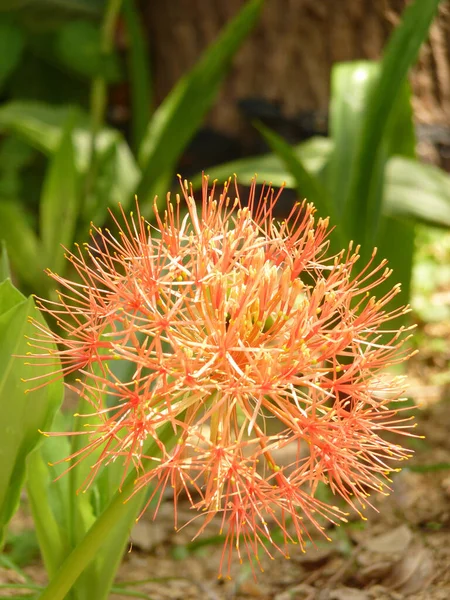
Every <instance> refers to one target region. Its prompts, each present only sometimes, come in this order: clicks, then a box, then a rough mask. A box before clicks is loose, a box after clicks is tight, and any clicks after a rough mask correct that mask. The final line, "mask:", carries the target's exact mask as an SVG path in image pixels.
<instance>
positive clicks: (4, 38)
mask: <svg viewBox="0 0 450 600" xmlns="http://www.w3.org/2000/svg"><path fill="white" fill-rule="evenodd" d="M24 47H25V36H24V33H23V31H22V30H21V29H20V28H19V27H17V25H15V24H14V23H12V22H10V20H9V19H5V18H4V17H1V18H0V88H1V87H2V85H3V83H4V82H5V80H6V79H7V78H8V76H9V75H10V74H11V73H12V71H14V69H15V68H16V66H17V65H18V64H19V62H20V59H21V57H22V53H23V49H24Z"/></svg>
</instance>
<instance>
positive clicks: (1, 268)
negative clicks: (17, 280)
mask: <svg viewBox="0 0 450 600" xmlns="http://www.w3.org/2000/svg"><path fill="white" fill-rule="evenodd" d="M5 279H11V269H10V268H9V258H8V250H7V248H6V244H5V240H1V243H0V282H2V281H4V280H5ZM0 314H1V312H0Z"/></svg>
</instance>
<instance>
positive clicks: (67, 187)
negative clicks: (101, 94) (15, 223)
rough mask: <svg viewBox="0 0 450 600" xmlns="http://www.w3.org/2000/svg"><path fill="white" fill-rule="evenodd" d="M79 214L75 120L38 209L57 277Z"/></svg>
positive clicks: (49, 174)
mask: <svg viewBox="0 0 450 600" xmlns="http://www.w3.org/2000/svg"><path fill="white" fill-rule="evenodd" d="M78 210H79V190H78V173H77V170H76V167H75V160H74V150H73V143H72V120H71V119H69V120H68V122H67V124H66V127H65V130H64V133H63V135H62V138H61V141H60V144H59V147H58V149H57V150H56V152H55V154H54V155H53V157H52V159H51V161H50V166H49V169H48V171H47V176H46V178H45V181H44V187H43V190H42V195H41V202H40V205H39V211H40V234H41V239H42V246H43V249H44V251H45V263H46V264H47V265H48V267H50V268H51V269H52V270H53V271H56V272H58V273H61V272H62V269H63V267H64V266H65V262H66V261H65V259H64V249H63V248H62V246H64V247H65V248H70V247H71V245H72V242H73V237H74V233H75V228H76V221H77V217H78Z"/></svg>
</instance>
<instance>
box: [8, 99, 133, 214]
mask: <svg viewBox="0 0 450 600" xmlns="http://www.w3.org/2000/svg"><path fill="white" fill-rule="evenodd" d="M70 118H73V119H74V126H73V131H72V141H73V146H74V158H75V164H76V167H77V169H78V170H79V171H80V173H82V174H84V173H86V171H87V170H88V167H89V164H90V160H91V154H92V152H91V150H92V148H91V144H92V134H91V131H90V123H89V118H88V115H87V114H86V113H85V112H83V111H82V110H81V109H79V108H77V107H59V106H50V105H48V104H43V103H40V102H32V101H30V102H27V101H14V102H10V103H8V104H5V105H4V106H2V107H0V131H14V132H15V133H16V134H17V135H19V136H20V137H22V138H23V139H25V140H26V141H27V142H28V143H29V144H30V145H32V146H33V147H35V148H37V149H38V150H40V151H41V152H43V153H44V154H47V155H51V154H53V153H54V152H56V150H57V148H58V147H59V145H60V144H61V139H62V136H63V130H64V126H65V124H66V123H67V121H68V119H70ZM112 149H114V150H112ZM96 153H97V159H98V161H99V170H100V172H101V170H102V169H103V168H105V169H106V168H107V167H106V165H105V162H106V157H108V156H110V157H111V160H112V163H111V168H110V177H111V179H110V181H111V190H112V192H113V193H112V194H111V196H110V197H109V199H108V200H109V205H110V206H111V205H115V204H117V202H122V203H123V204H124V205H125V206H126V205H127V203H129V201H130V200H131V198H132V196H133V193H134V191H135V188H136V185H137V182H138V180H139V177H140V173H139V169H138V167H137V165H136V162H135V160H134V158H133V155H132V153H131V150H130V148H129V146H128V144H127V143H126V142H125V141H124V139H123V136H122V135H121V134H120V133H119V132H118V131H116V130H113V129H109V128H104V129H102V130H101V131H100V132H99V133H98V134H97V136H96ZM91 219H92V215H87V220H88V221H90V220H91Z"/></svg>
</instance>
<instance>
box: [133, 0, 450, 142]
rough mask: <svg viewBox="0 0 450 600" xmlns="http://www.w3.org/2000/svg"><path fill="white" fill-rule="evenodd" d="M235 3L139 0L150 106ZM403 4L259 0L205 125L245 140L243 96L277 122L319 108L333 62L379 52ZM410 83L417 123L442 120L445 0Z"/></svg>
mask: <svg viewBox="0 0 450 600" xmlns="http://www.w3.org/2000/svg"><path fill="white" fill-rule="evenodd" d="M424 1H425V0H424ZM243 4H244V0H152V1H151V2H143V5H142V8H143V12H144V19H145V23H146V27H147V29H148V36H149V41H150V50H151V57H152V63H153V70H154V82H155V94H156V102H157V103H159V102H160V101H161V100H162V99H163V98H164V97H165V96H166V94H167V93H168V92H169V91H170V89H171V88H172V87H173V85H174V84H175V82H176V81H177V80H178V79H179V78H180V77H181V76H182V75H183V74H184V73H185V72H186V71H188V70H189V68H190V67H192V66H193V65H194V64H195V62H196V61H197V60H198V58H199V57H200V55H201V53H202V52H203V51H204V50H205V48H206V47H207V46H208V45H209V44H210V43H211V42H213V41H214V40H215V39H216V38H217V34H218V32H219V31H220V29H221V28H222V27H223V26H224V24H225V23H226V22H227V21H228V20H229V19H230V18H231V17H233V16H234V15H235V14H236V13H237V11H238V10H239V8H240V7H241V6H242V5H243ZM405 4H406V2H405V0H339V1H338V2H337V1H336V0H267V2H266V5H265V7H264V10H263V13H262V16H261V19H260V22H259V24H258V25H257V27H256V28H255V30H254V31H253V33H252V35H251V36H250V37H249V39H248V40H247V41H246V42H245V44H244V45H243V47H242V48H241V50H240V51H239V53H238V54H237V55H236V57H235V59H234V61H233V65H232V68H231V70H230V73H229V75H228V77H227V79H226V82H225V83H224V85H223V87H222V90H221V93H220V95H219V97H218V99H217V102H216V104H215V106H214V108H213V109H212V110H211V111H210V113H209V115H208V117H207V120H206V123H207V125H208V126H210V127H212V128H213V129H214V130H216V131H218V132H221V133H223V134H227V135H228V136H232V137H235V138H236V137H239V138H240V139H247V138H248V137H249V136H250V137H251V135H254V134H252V133H251V131H252V129H251V126H250V124H249V121H248V119H246V118H245V110H244V111H243V110H242V101H243V100H246V99H247V104H245V102H244V108H245V106H246V107H247V112H248V109H249V106H250V108H251V101H253V102H255V101H256V99H257V101H256V104H255V106H258V104H257V102H260V101H264V102H266V103H268V104H269V105H271V106H274V107H276V110H278V111H279V112H280V114H281V115H282V116H283V118H286V119H289V118H290V119H292V118H296V117H298V115H300V114H302V113H309V114H314V115H319V116H320V115H322V114H326V112H327V109H328V101H329V81H330V71H331V66H332V65H333V63H335V62H338V61H346V60H355V59H378V58H380V55H381V52H382V49H383V47H384V45H385V43H386V40H387V38H388V36H389V34H390V32H391V31H392V29H393V26H394V25H395V24H396V23H397V22H398V20H399V15H400V14H401V12H402V10H403V9H404V7H405ZM411 81H412V86H413V90H414V111H415V117H416V120H417V122H418V123H425V124H427V125H430V124H433V125H439V126H444V127H445V126H447V125H448V124H449V123H450V3H449V2H444V3H442V4H441V8H440V11H439V16H438V18H437V19H436V21H435V23H434V24H433V26H432V28H431V32H430V37H429V41H428V42H427V43H426V44H425V45H424V47H423V48H422V51H421V54H420V59H419V62H418V64H417V66H416V67H415V68H414V70H413V73H412V76H411ZM249 99H251V101H250V102H249ZM240 103H241V105H240ZM319 125H320V123H319ZM437 131H441V130H440V129H439V128H438V129H437ZM449 147H450V144H449Z"/></svg>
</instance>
